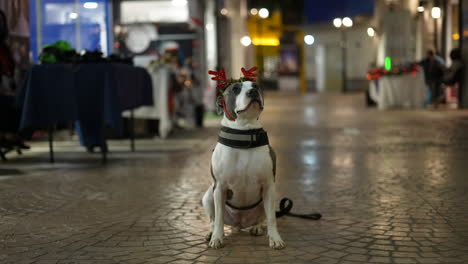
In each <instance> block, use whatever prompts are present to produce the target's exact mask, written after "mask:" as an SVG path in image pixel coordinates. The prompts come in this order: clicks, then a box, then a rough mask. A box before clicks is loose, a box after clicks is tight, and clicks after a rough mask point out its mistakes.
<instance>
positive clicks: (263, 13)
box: [258, 8, 270, 19]
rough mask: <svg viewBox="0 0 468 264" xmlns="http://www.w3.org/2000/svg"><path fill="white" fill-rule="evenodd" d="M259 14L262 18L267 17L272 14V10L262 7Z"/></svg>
mask: <svg viewBox="0 0 468 264" xmlns="http://www.w3.org/2000/svg"><path fill="white" fill-rule="evenodd" d="M258 15H259V16H260V17H261V18H263V19H265V18H267V17H268V16H269V15H270V11H268V9H266V8H262V9H260V10H259V11H258Z"/></svg>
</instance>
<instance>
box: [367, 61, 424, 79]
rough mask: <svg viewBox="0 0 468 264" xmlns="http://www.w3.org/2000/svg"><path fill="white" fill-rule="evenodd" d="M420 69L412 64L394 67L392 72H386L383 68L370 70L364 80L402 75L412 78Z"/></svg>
mask: <svg viewBox="0 0 468 264" xmlns="http://www.w3.org/2000/svg"><path fill="white" fill-rule="evenodd" d="M420 69H421V66H419V65H418V64H412V65H410V66H409V67H402V68H399V67H396V68H393V70H391V71H388V70H386V69H384V68H372V69H370V70H369V71H368V72H367V74H366V78H367V80H370V81H371V80H378V79H380V78H381V77H382V76H394V75H402V74H408V73H409V74H411V75H413V76H416V73H417V72H418V71H419V70H420Z"/></svg>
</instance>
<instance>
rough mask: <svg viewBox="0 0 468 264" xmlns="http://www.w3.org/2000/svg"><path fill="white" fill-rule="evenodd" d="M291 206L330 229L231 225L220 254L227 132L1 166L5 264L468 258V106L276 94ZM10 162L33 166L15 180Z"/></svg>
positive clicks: (372, 263) (178, 135)
mask: <svg viewBox="0 0 468 264" xmlns="http://www.w3.org/2000/svg"><path fill="white" fill-rule="evenodd" d="M266 101H267V102H268V106H267V107H266V108H265V112H264V113H263V115H262V118H261V120H262V122H263V123H264V126H265V128H266V130H268V134H269V139H270V142H271V144H272V146H273V147H274V148H275V151H276V153H277V156H278V167H277V182H276V183H277V185H276V189H277V192H278V195H277V196H278V200H279V199H281V198H282V197H289V198H291V199H292V200H293V201H294V207H293V209H292V210H293V212H299V213H309V212H314V211H317V212H321V213H322V215H323V218H322V219H321V220H319V221H311V220H304V219H297V218H292V217H287V216H285V217H283V218H279V219H278V220H277V221H278V228H279V231H280V233H281V235H282V236H283V239H284V240H285V242H286V243H287V245H288V246H287V248H286V249H284V250H273V249H270V248H269V246H268V238H267V237H266V236H262V237H252V236H250V235H249V233H248V231H247V230H236V229H235V228H230V227H226V228H225V237H224V247H223V248H221V249H217V250H214V249H210V248H208V245H207V242H206V241H205V240H204V236H205V235H206V234H208V232H209V222H208V219H207V218H206V216H205V212H204V208H203V207H202V206H201V204H200V200H201V198H202V197H203V194H204V193H205V191H206V190H207V189H208V188H209V186H210V184H211V183H212V178H211V176H210V173H209V171H210V170H209V166H210V158H211V154H212V149H213V146H214V144H215V142H216V138H217V133H218V131H219V127H218V126H209V127H205V128H201V129H195V130H190V131H188V130H187V131H186V130H177V131H175V132H174V134H173V135H171V136H170V138H168V139H167V140H159V139H139V140H137V141H136V144H137V151H136V152H134V153H132V152H129V151H128V142H127V141H121V140H111V141H110V142H109V148H110V150H111V152H110V153H109V162H108V164H107V165H105V166H102V165H100V164H99V157H98V156H96V155H93V154H89V153H86V152H84V151H82V149H81V148H80V147H79V146H78V143H77V142H74V141H58V142H56V148H57V150H58V152H57V163H56V164H53V165H51V164H48V163H45V162H44V161H46V160H47V155H48V153H47V142H32V150H31V151H30V152H29V153H27V152H25V154H24V155H22V156H21V157H17V156H14V155H11V158H10V160H9V162H8V163H2V164H1V165H0V166H1V168H0V190H2V191H1V192H0V244H1V246H0V247H1V250H0V263H2V264H3V263H5V264H23V263H27V264H31V263H34V264H40V263H47V264H49V263H56V264H64V263H68V264H71V263H75V264H86V263H93V264H94V263H99V264H116V263H119V264H150V263H179V264H183V263H223V264H224V263H243V264H245V263H294V264H305V263H307V264H311V263H312V264H315V263H316V264H327V263H330V264H338V263H340V264H362V263H366V264H376V263H397V264H400V263H402V264H410V263H418V264H424V263H438V264H440V263H444V264H455V263H456V264H462V263H468V248H467V246H466V241H467V239H468V222H467V221H466V219H467V218H468V213H467V212H468V205H467V203H466V201H467V200H468V193H467V192H466V190H467V189H468V181H466V168H467V164H466V157H467V156H468V141H467V139H468V138H467V137H466V131H468V112H466V111H464V110H463V111H458V110H457V111H443V110H442V111H425V110H397V111H379V110H376V109H368V108H364V107H363V104H362V101H363V95H362V94H347V95H316V94H307V95H301V96H298V95H292V94H289V95H288V94H277V93H267V94H266ZM4 168H6V169H16V170H20V171H21V172H22V174H21V176H18V175H4V172H3V170H4Z"/></svg>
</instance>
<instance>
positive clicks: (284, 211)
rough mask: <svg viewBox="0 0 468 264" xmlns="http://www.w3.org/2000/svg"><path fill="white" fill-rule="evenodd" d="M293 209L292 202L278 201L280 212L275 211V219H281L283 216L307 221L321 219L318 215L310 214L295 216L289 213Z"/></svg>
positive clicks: (289, 200)
mask: <svg viewBox="0 0 468 264" xmlns="http://www.w3.org/2000/svg"><path fill="white" fill-rule="evenodd" d="M292 207H293V201H292V200H291V199H289V198H286V197H285V198H283V199H281V201H280V210H279V211H276V218H278V217H282V216H285V215H289V216H294V217H299V218H304V219H309V220H319V219H320V218H322V215H321V214H320V213H311V214H295V213H291V209H292Z"/></svg>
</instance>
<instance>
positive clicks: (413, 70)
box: [367, 65, 427, 110]
mask: <svg viewBox="0 0 468 264" xmlns="http://www.w3.org/2000/svg"><path fill="white" fill-rule="evenodd" d="M367 79H368V80H369V81H370V83H369V96H370V98H371V99H372V100H373V101H375V102H376V103H377V106H378V108H379V109H381V110H384V109H389V108H423V107H424V101H425V99H426V91H427V89H426V85H425V83H424V72H423V71H422V70H421V69H420V68H419V66H417V65H410V66H407V67H400V68H394V69H393V70H391V71H388V70H384V69H372V70H370V71H369V72H368V73H367Z"/></svg>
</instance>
